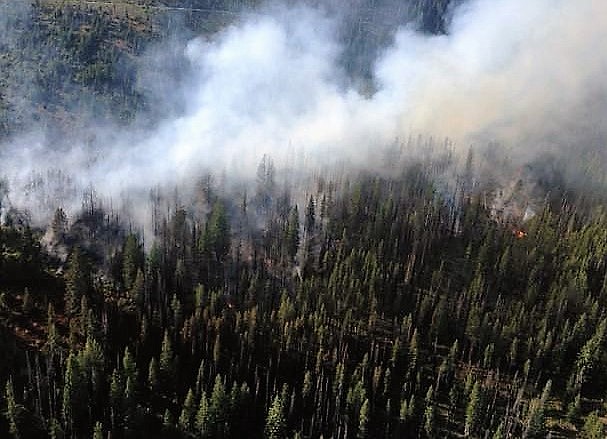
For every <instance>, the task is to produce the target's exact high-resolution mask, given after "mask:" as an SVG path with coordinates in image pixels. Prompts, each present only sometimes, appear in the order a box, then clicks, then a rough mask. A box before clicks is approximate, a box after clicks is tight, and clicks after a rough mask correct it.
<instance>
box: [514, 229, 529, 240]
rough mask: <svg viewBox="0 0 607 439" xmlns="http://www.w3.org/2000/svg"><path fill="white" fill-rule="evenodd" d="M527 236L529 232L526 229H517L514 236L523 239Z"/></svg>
mask: <svg viewBox="0 0 607 439" xmlns="http://www.w3.org/2000/svg"><path fill="white" fill-rule="evenodd" d="M526 236H527V233H526V232H525V231H524V230H515V231H514V237H515V238H516V239H523V238H525V237H526Z"/></svg>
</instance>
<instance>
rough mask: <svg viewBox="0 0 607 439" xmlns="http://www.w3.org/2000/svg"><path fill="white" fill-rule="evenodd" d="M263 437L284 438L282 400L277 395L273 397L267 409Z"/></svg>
mask: <svg viewBox="0 0 607 439" xmlns="http://www.w3.org/2000/svg"><path fill="white" fill-rule="evenodd" d="M264 437H265V438H267V439H284V438H285V437H286V421H285V415H284V402H283V401H282V399H281V398H280V396H279V395H276V396H275V397H274V399H273V400H272V405H271V406H270V409H269V410H268V416H267V417H266V426H265V430H264Z"/></svg>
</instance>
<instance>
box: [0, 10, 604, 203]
mask: <svg viewBox="0 0 607 439" xmlns="http://www.w3.org/2000/svg"><path fill="white" fill-rule="evenodd" d="M450 17H451V19H450V21H449V23H448V24H447V28H446V34H444V35H442V34H441V35H427V34H421V33H419V32H417V31H416V30H415V29H414V28H413V27H411V26H406V25H405V26H403V27H400V28H398V30H397V31H396V33H395V34H394V36H393V44H391V45H389V46H387V47H384V48H383V50H382V51H381V54H380V55H378V56H377V58H376V59H375V60H374V63H373V65H371V66H370V69H369V70H370V72H371V76H372V78H373V81H374V84H375V87H374V88H375V90H374V91H373V93H371V95H369V93H367V92H365V91H362V90H361V87H359V86H358V85H355V83H354V82H353V81H352V80H351V77H350V76H349V75H348V72H346V70H345V69H344V67H343V63H342V62H340V60H341V59H342V57H343V54H344V50H345V48H344V47H343V45H342V44H341V43H340V40H339V38H338V33H339V26H340V19H341V18H340V14H339V11H338V10H337V12H336V8H335V7H331V8H329V7H326V5H325V6H316V7H311V6H306V5H303V4H301V5H295V6H290V7H286V6H277V5H266V6H264V7H263V8H261V9H259V10H256V11H255V12H254V13H248V14H244V15H243V16H242V17H241V18H240V19H239V20H238V21H237V22H236V23H234V24H233V25H231V26H229V27H228V28H226V29H225V30H224V31H222V32H221V33H220V34H218V35H216V36H215V37H214V38H213V39H212V40H207V39H202V38H200V39H194V40H191V41H189V42H188V43H187V45H185V46H184V47H181V50H182V51H183V52H182V53H183V56H184V58H185V60H186V61H187V62H186V64H187V71H186V72H185V73H184V75H185V79H183V80H181V81H179V82H177V81H175V82H172V81H171V78H170V77H168V76H162V77H160V76H158V75H156V76H155V75H153V74H150V73H149V69H153V68H154V69H155V68H157V67H158V66H159V65H162V64H163V63H168V62H171V60H174V56H173V55H172V54H171V53H170V52H163V51H162V50H158V49H157V50H154V51H150V55H149V56H147V57H143V61H142V65H141V74H140V78H144V83H142V86H143V87H147V88H148V89H152V90H154V92H155V93H156V94H157V96H158V98H157V99H156V102H158V103H159V104H158V105H161V103H162V102H167V109H166V114H167V117H165V119H164V120H162V121H161V122H160V123H158V124H156V126H155V127H154V128H153V129H152V130H143V129H141V130H138V129H135V128H133V129H132V130H129V131H128V132H126V131H125V130H124V129H117V128H115V127H111V126H110V127H108V126H101V127H99V126H95V124H93V125H92V126H89V127H86V130H84V131H85V132H86V134H81V133H75V134H74V138H73V139H70V140H69V141H68V142H64V143H63V144H61V143H58V142H57V141H56V140H52V141H51V140H49V139H48V137H47V136H46V135H45V131H44V130H41V129H35V128H34V127H33V128H32V130H31V132H29V133H27V134H24V135H20V136H16V137H14V138H12V139H11V141H10V144H7V145H4V146H3V148H2V164H1V165H0V166H1V172H2V174H4V175H5V176H6V177H7V179H8V181H9V182H10V187H11V194H10V199H11V202H12V203H14V204H17V205H25V206H30V207H31V206H32V205H35V206H38V207H40V206H41V204H44V203H46V202H48V204H49V206H50V204H55V205H57V204H59V205H63V206H64V207H66V208H68V209H76V208H77V207H78V206H79V203H80V200H79V199H78V197H77V196H74V195H75V194H80V193H81V192H82V188H87V187H90V186H92V187H94V188H95V189H96V190H97V191H98V192H99V193H100V194H102V195H103V196H105V197H112V198H114V199H116V200H117V199H125V198H126V199H129V200H131V201H132V199H135V198H137V197H139V196H140V195H142V194H146V193H147V192H146V191H148V190H149V188H152V187H155V186H159V185H162V186H168V187H170V186H171V185H181V184H182V183H185V182H191V181H192V180H193V179H196V178H197V177H198V176H200V175H202V174H203V173H204V172H207V171H210V172H213V173H214V174H215V175H219V174H225V175H226V176H227V177H228V178H234V179H249V178H252V177H253V176H254V175H255V169H256V166H257V163H259V161H260V159H261V157H262V156H263V155H264V154H268V155H270V156H271V157H272V158H273V159H274V161H275V162H276V163H277V164H278V165H279V166H280V165H281V164H284V165H285V166H297V167H301V166H306V167H309V168H310V169H315V168H317V167H319V166H321V165H322V166H328V165H331V164H335V165H337V164H343V163H348V164H349V166H353V167H359V168H360V167H363V168H371V169H379V168H380V167H381V164H382V161H381V160H380V158H381V151H382V150H384V149H385V148H387V147H389V146H390V145H393V144H394V140H395V139H397V138H401V139H402V138H407V137H408V136H410V135H412V134H413V135H417V134H422V135H426V136H434V137H435V138H443V137H449V138H450V139H452V140H453V141H454V144H455V148H456V150H461V151H467V149H468V147H469V145H477V146H485V145H487V144H488V143H489V142H492V144H493V145H496V144H498V145H500V147H499V148H501V151H502V152H503V153H504V154H507V155H509V156H513V157H517V156H521V157H522V159H521V163H523V162H525V161H532V160H536V159H538V157H541V155H542V154H544V153H546V152H550V153H552V154H557V155H559V156H562V157H566V158H574V157H576V155H577V154H578V153H579V151H580V148H586V147H596V146H597V145H599V146H600V148H601V149H600V151H601V153H602V149H603V146H604V139H605V138H606V136H605V135H606V134H607V132H606V129H607V127H606V126H605V118H604V114H606V111H607V79H606V78H607V50H606V49H605V48H604V47H603V46H604V42H605V41H607V5H606V4H605V3H604V2H603V1H602V0H578V1H575V2H573V1H570V0H531V1H529V0H491V1H489V0H476V1H467V2H463V3H462V4H461V5H460V6H458V7H457V8H455V9H454V10H453V11H451V13H450ZM0 26H1V27H2V28H1V30H5V28H7V24H6V23H4V22H0ZM173 48H174V47H173V46H171V49H173ZM146 81H147V83H145V82H146ZM150 81H152V82H153V81H159V82H157V83H152V82H150ZM176 101H178V102H179V104H175V102H176ZM175 108H180V110H179V111H174V109H175ZM154 111H155V112H156V113H159V114H162V113H163V109H162V107H160V108H155V109H154ZM495 148H497V147H495ZM54 169H55V170H56V169H61V170H63V171H64V174H65V175H63V174H60V175H58V174H57V173H56V171H53V170H54ZM53 172H54V173H53ZM32 175H41V176H48V175H53V176H54V177H53V178H51V182H50V183H45V184H49V185H53V184H56V185H57V186H58V187H61V188H62V189H61V190H57V191H55V192H56V199H53V200H46V201H44V200H39V199H36V196H35V190H34V189H35V188H31V184H32ZM53 179H54V180H53ZM53 181H54V183H53ZM28 185H29V186H28ZM27 187H30V188H31V189H32V190H27ZM18 188H20V189H18ZM50 192H51V193H53V191H50ZM125 194H126V195H125ZM144 198H145V197H144Z"/></svg>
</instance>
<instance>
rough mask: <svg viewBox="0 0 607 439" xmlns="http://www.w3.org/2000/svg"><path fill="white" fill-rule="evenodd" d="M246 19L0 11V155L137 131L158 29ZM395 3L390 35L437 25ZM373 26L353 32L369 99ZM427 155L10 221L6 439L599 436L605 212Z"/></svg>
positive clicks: (541, 181)
mask: <svg viewBox="0 0 607 439" xmlns="http://www.w3.org/2000/svg"><path fill="white" fill-rule="evenodd" d="M253 3H254V2H244V1H242V2H240V1H194V0H191V1H167V2H164V3H163V4H160V3H159V2H154V1H151V0H150V1H140V2H135V1H124V2H120V1H109V2H105V3H103V4H97V3H96V2H76V1H51V0H48V1H43V0H36V1H35V2H33V3H32V8H31V9H29V10H28V11H27V14H26V15H22V14H19V13H15V14H14V15H13V16H10V17H9V16H6V17H7V18H3V20H7V21H11V20H16V24H15V23H12V24H11V26H13V27H14V28H16V29H18V32H17V33H16V34H14V35H13V37H14V38H13V39H7V38H5V39H4V41H2V42H0V66H1V68H2V77H1V78H0V132H1V136H2V138H3V139H8V138H10V137H11V136H12V135H14V134H15V133H17V132H20V131H22V130H23V129H24V128H25V126H26V125H28V124H29V123H30V118H34V119H36V120H37V121H39V122H41V123H42V124H45V125H46V126H47V127H49V129H50V130H51V131H52V132H53V135H61V134H62V133H66V132H69V131H70V130H71V129H74V127H76V126H79V125H81V124H85V121H86V120H88V118H90V117H92V116H93V115H95V117H98V118H102V119H107V120H111V121H112V123H117V124H118V126H121V127H126V126H129V125H130V124H134V123H139V122H136V118H137V114H139V113H140V112H141V111H148V110H149V113H148V115H149V120H148V123H150V124H152V123H153V121H154V120H156V119H155V118H158V117H160V114H157V113H156V112H155V110H152V104H153V103H154V101H153V99H154V97H153V94H146V91H145V90H141V89H140V88H138V87H137V86H136V75H137V69H138V67H137V63H138V62H141V60H142V59H145V50H146V49H147V48H148V47H149V46H150V45H153V44H157V43H158V42H159V41H162V40H163V39H166V38H171V32H172V27H171V23H175V22H179V26H180V27H181V29H182V30H183V29H185V31H184V32H185V33H186V34H187V35H194V34H197V33H207V34H212V33H213V32H216V31H217V30H218V29H220V28H221V27H223V26H225V25H227V23H228V22H229V21H230V20H232V19H233V18H230V17H231V16H229V15H227V14H226V13H227V12H229V13H233V14H237V13H238V12H239V11H241V10H242V9H243V8H246V7H251V6H252V4H253ZM363 3H364V2H363ZM367 3H368V5H367V6H368V7H369V8H370V9H372V8H373V5H374V4H375V3H376V2H373V1H368V2H366V3H365V4H367ZM0 4H1V3H0ZM407 5H408V6H407V8H404V9H403V10H400V9H399V11H400V13H401V14H402V16H401V17H397V18H395V17H396V15H397V14H396V12H395V13H394V14H392V18H393V19H395V20H396V21H398V20H403V21H405V20H414V21H415V23H416V26H418V27H419V28H420V29H421V30H422V31H424V32H428V33H434V34H440V33H441V32H444V30H445V24H444V20H445V16H446V13H447V11H448V9H449V8H448V6H449V2H448V1H436V0H432V1H416V2H410V3H407ZM171 8H174V9H171ZM182 8H184V9H182ZM364 10H365V9H364V8H361V9H359V11H364ZM380 18H381V17H376V18H372V19H369V20H366V21H365V23H366V24H367V25H368V26H369V27H368V28H365V27H357V28H356V29H357V30H356V32H354V31H353V33H352V34H351V35H344V36H343V38H345V40H346V47H347V48H348V49H347V50H346V52H345V55H344V59H343V63H344V68H345V69H346V70H349V71H350V74H351V77H352V78H353V79H352V80H353V81H361V83H365V82H366V85H364V86H363V85H361V87H369V88H373V84H372V82H373V78H371V77H370V76H369V72H368V71H365V68H364V67H362V65H366V64H365V63H366V62H367V61H366V60H368V59H369V58H373V57H374V56H377V54H376V52H378V51H380V46H381V44H380V42H379V41H377V42H376V45H373V44H372V43H368V41H369V40H368V39H367V38H365V36H366V35H367V33H371V34H372V35H374V36H375V37H376V38H378V39H382V38H387V36H382V33H381V27H378V26H379V24H377V23H376V24H374V21H373V20H380ZM384 18H385V17H384ZM378 23H379V21H378ZM394 24H395V25H396V24H397V23H396V22H395V23H394ZM376 31H377V32H376ZM386 35H387V34H386ZM367 44H369V45H368V46H367ZM41 47H43V48H44V49H41ZM348 50H351V53H350V54H348ZM49 54H52V55H50V56H49ZM355 54H359V55H360V56H359V57H357V56H354V55H355ZM175 69H176V70H175V72H172V73H175V74H178V73H179V70H180V66H179V65H177V66H175ZM24 72H25V73H26V74H27V75H29V76H27V77H24V76H23V73H24ZM172 73H171V74H172ZM28 81H33V82H35V83H36V84H38V86H37V87H35V88H31V89H29V90H30V91H31V92H32V93H31V94H27V93H26V94H25V95H24V97H23V99H22V100H19V101H15V100H14V99H12V98H11V93H17V90H18V92H19V93H22V91H23V90H24V89H25V90H28V87H27V84H28ZM16 102H17V103H19V105H16ZM436 143H437V142H434V141H433V140H432V139H425V138H422V137H420V138H419V139H415V138H413V139H408V140H407V141H398V142H396V143H395V146H394V148H392V149H390V150H389V151H388V152H389V154H388V153H386V154H387V155H386V157H385V158H384V163H385V166H384V169H383V171H382V172H370V171H367V170H354V169H352V170H341V171H339V172H336V171H327V172H320V171H319V172H318V173H316V174H314V176H313V177H311V178H309V179H308V180H307V181H306V184H305V185H304V186H302V187H303V189H302V188H301V187H296V186H297V185H296V184H293V182H292V181H291V180H290V179H289V178H288V172H285V170H284V169H281V167H280V165H279V164H275V163H274V162H273V159H272V157H270V156H263V158H262V159H261V160H260V162H259V165H258V167H257V172H256V177H255V179H254V181H252V182H250V184H237V185H229V184H227V183H226V182H225V179H224V177H223V176H222V175H217V174H213V173H208V174H207V173H201V175H200V176H199V177H198V178H197V179H196V180H195V181H194V182H192V186H193V188H194V189H192V190H191V191H188V192H184V193H183V194H181V195H180V194H178V193H177V192H178V191H177V190H175V191H174V192H171V190H168V191H166V190H161V189H156V190H155V189H152V190H151V191H150V194H149V201H148V204H149V205H150V206H151V208H150V211H149V212H150V213H149V215H148V217H146V218H144V222H145V223H146V224H148V225H149V226H147V227H141V225H140V224H136V223H134V222H130V221H126V220H125V218H124V217H123V216H121V213H120V212H117V211H115V210H114V209H113V207H112V206H111V205H109V204H108V203H107V201H106V200H104V199H103V198H102V197H98V196H97V194H96V192H95V190H94V188H90V189H89V190H88V191H87V192H86V193H85V194H84V196H82V197H81V198H82V203H81V208H80V209H79V210H78V211H77V212H70V213H68V212H66V210H64V209H63V208H62V206H55V210H54V215H53V218H52V221H51V222H50V224H43V225H41V224H39V223H37V222H36V221H31V219H30V217H29V216H28V213H27V212H25V211H23V210H19V209H17V208H14V207H13V206H8V205H5V206H0V207H2V209H1V211H2V223H1V225H0V351H1V352H2V359H1V360H0V384H1V386H2V395H3V398H2V416H1V417H0V436H2V437H14V438H21V439H25V438H47V437H48V438H54V439H58V438H94V439H105V438H112V439H120V438H155V437H157V438H195V437H196V438H244V437H252V438H253V437H265V438H271V439H278V438H320V437H324V438H336V439H339V438H361V439H362V438H370V439H371V438H392V437H395V438H410V437H411V438H415V437H424V438H425V437H427V438H442V437H470V438H494V439H501V438H544V437H555V438H556V437H583V438H602V437H605V425H604V424H605V420H606V419H605V415H606V414H607V400H606V397H607V334H606V331H607V213H606V212H605V200H604V197H603V196H602V195H600V192H597V191H595V192H593V193H591V194H589V193H587V192H585V191H583V190H581V189H580V187H581V186H580V184H579V182H578V183H576V184H573V183H571V181H569V180H566V179H563V180H558V179H557V177H555V176H554V175H558V172H557V171H554V170H553V172H552V174H551V175H552V177H551V178H550V179H548V180H547V179H546V177H545V175H546V173H541V172H538V171H537V169H536V168H533V167H530V166H527V167H526V168H524V169H522V170H518V171H515V172H513V175H514V177H513V179H512V184H511V185H510V186H508V188H507V189H504V188H503V187H501V186H500V185H499V184H498V183H497V182H496V181H491V180H487V179H485V178H484V177H483V172H484V169H485V168H484V166H485V163H486V162H487V161H491V160H492V158H487V157H485V156H483V154H482V153H481V154H479V153H475V152H473V151H472V150H470V152H469V153H468V155H467V158H464V160H460V159H459V158H458V157H456V156H455V155H453V154H452V151H451V150H450V148H449V146H448V145H447V146H445V147H444V148H443V146H437V145H436ZM412 145H413V146H412ZM412 149H415V150H416V151H421V152H420V153H419V154H416V155H415V158H411V154H410V151H411V150H412ZM437 150H438V151H439V153H435V152H436V151H437ZM429 151H433V154H429ZM426 153H428V154H426ZM558 166H560V164H559V165H558ZM558 166H557V165H555V169H557V170H558V169H560V168H559V167H558ZM592 172H594V174H592V175H593V176H594V177H596V176H597V175H598V174H600V172H597V171H596V170H594V171H592ZM446 175H448V177H445V176H446ZM557 180H558V181H557ZM595 180H596V179H595ZM445 182H447V183H445ZM531 184H533V190H530V189H529V186H531ZM0 190H1V191H2V192H1V195H2V196H1V197H0V201H2V202H6V201H7V200H8V199H9V197H5V195H6V194H9V195H10V193H11V188H10V185H9V182H5V181H2V183H1V184H0ZM597 193H598V195H597Z"/></svg>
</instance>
